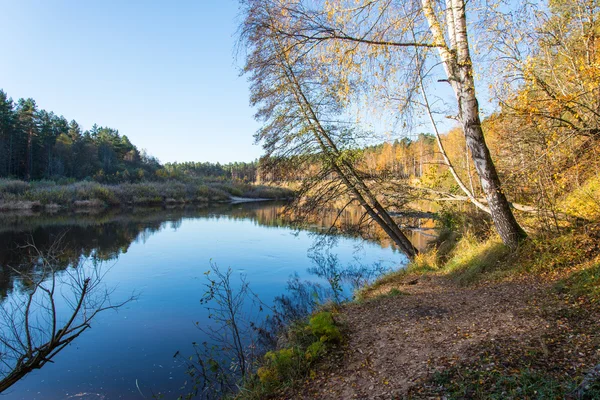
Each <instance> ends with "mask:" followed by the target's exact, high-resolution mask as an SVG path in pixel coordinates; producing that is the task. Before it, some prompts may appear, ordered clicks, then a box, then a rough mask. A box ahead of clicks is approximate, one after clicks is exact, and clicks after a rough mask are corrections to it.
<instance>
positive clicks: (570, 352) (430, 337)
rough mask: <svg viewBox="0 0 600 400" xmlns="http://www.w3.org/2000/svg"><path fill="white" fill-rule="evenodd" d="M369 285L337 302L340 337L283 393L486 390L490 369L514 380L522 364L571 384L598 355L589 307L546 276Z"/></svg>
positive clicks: (413, 394)
mask: <svg viewBox="0 0 600 400" xmlns="http://www.w3.org/2000/svg"><path fill="white" fill-rule="evenodd" d="M394 289H395V290H394ZM390 290H393V291H392V292H391V293H392V294H394V295H387V296H385V295H383V296H382V295H381V294H385V293H388V292H389V291H390ZM379 291H380V293H379V296H378V293H373V294H372V296H375V298H372V299H370V300H366V301H364V302H362V303H353V304H350V305H348V306H346V307H345V308H344V309H343V311H342V313H341V314H339V316H338V319H339V321H340V322H341V323H342V324H343V325H344V326H345V328H346V331H347V337H348V342H347V344H346V345H345V346H344V348H343V350H341V351H340V353H339V354H335V355H332V356H331V357H330V358H329V360H328V361H327V365H326V366H325V367H324V368H323V369H322V370H321V371H319V372H317V374H316V376H315V377H314V379H311V380H308V381H307V382H306V384H305V385H304V386H303V387H301V388H300V389H299V390H297V391H295V393H289V394H288V396H289V397H290V398H315V399H352V398H358V399H393V398H394V399H404V398H490V397H491V393H492V391H493V390H496V389H497V388H496V386H497V383H494V382H492V380H493V376H495V375H493V374H494V373H497V375H498V376H501V377H503V379H504V378H505V377H510V376H516V377H517V378H518V377H519V376H521V375H520V374H522V373H523V371H524V370H527V371H526V372H527V373H536V374H541V375H540V376H544V377H545V378H544V379H557V381H558V382H559V383H560V382H563V383H564V382H568V381H570V382H571V383H570V384H571V385H575V386H576V382H577V381H578V380H581V377H582V376H583V375H584V374H585V372H586V371H588V370H589V369H590V368H591V367H593V366H594V365H596V364H598V363H600V350H599V344H600V335H599V333H598V321H600V313H599V312H598V307H597V305H596V306H594V305H590V304H585V303H584V302H583V303H582V301H581V300H578V299H573V298H570V297H568V296H566V295H562V294H560V293H558V292H557V291H556V290H555V289H554V285H553V282H548V281H546V282H540V280H539V279H536V278H528V279H525V280H521V281H511V282H502V283H488V284H481V285H477V286H472V287H462V286H458V285H457V284H455V283H454V282H452V281H450V280H449V279H448V278H445V277H440V276H435V275H433V276H432V275H423V276H406V277H405V278H404V279H403V280H402V281H401V282H398V283H395V284H393V286H390V285H388V286H384V287H382V288H380V289H379ZM398 291H399V292H398ZM472 370H477V371H481V372H482V373H480V372H477V374H476V376H477V377H476V378H474V379H477V380H479V381H478V382H475V386H479V388H480V389H481V390H479V389H477V387H475V389H473V388H472V386H473V385H472V382H469V379H471V380H472V378H470V375H469V374H471V372H472ZM486 374H487V375H486ZM442 377H445V379H446V380H447V382H444V381H443V379H441V378H442ZM453 379H454V381H453ZM488 381H489V382H488ZM486 385H496V386H490V387H489V388H487V389H486ZM566 386H568V384H566ZM470 388H471V389H470ZM456 390H459V391H460V390H462V391H463V392H462V395H460V394H459V395H456V393H455V392H456ZM469 390H471V392H469ZM478 390H479V392H478ZM498 390H500V389H498ZM502 390H504V389H502ZM453 391H454V392H453ZM452 393H454V395H452ZM486 393H487V394H489V395H490V397H487V395H486ZM532 393H533V392H532ZM496 398H552V397H545V396H542V397H540V396H532V397H530V396H527V395H526V393H524V392H523V393H522V397H519V396H516V397H515V396H513V395H511V392H506V391H505V392H504V395H502V393H501V394H500V397H496Z"/></svg>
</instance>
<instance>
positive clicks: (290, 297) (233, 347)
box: [176, 241, 390, 400]
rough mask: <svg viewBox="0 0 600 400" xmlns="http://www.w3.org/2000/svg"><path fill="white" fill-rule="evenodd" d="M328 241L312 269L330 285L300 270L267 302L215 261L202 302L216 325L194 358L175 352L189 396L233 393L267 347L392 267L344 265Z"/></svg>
mask: <svg viewBox="0 0 600 400" xmlns="http://www.w3.org/2000/svg"><path fill="white" fill-rule="evenodd" d="M323 243H325V242H323ZM326 243H328V245H323V244H321V245H320V246H316V247H314V248H313V249H311V252H310V254H309V257H310V259H311V261H312V267H310V268H309V269H308V272H309V274H311V275H313V276H315V277H318V278H320V279H322V280H324V281H325V282H326V283H319V282H315V281H314V279H312V280H310V279H307V280H303V279H301V278H300V277H299V276H298V274H297V273H296V274H294V275H293V276H291V277H290V278H289V279H288V282H287V287H286V289H285V292H284V293H282V294H281V295H279V296H277V297H275V299H274V300H273V301H272V302H268V303H267V302H265V301H264V300H265V299H262V300H261V299H260V298H258V296H257V295H256V294H255V293H253V292H252V290H251V289H250V285H249V283H248V282H247V281H246V278H245V276H244V275H241V276H240V278H239V281H237V282H235V283H234V282H233V279H232V270H231V269H228V270H227V271H221V270H219V269H218V268H217V267H216V266H215V265H211V267H212V269H211V272H209V273H207V283H206V284H205V286H206V292H205V295H204V297H203V299H202V303H203V304H206V306H207V308H208V309H209V311H210V314H211V318H212V319H211V320H212V322H213V323H214V324H213V325H210V326H209V327H208V328H206V327H205V328H201V329H202V331H203V332H205V333H208V337H209V340H208V341H207V342H204V343H203V344H197V343H194V349H195V354H193V355H192V356H185V355H182V354H181V353H180V352H179V351H178V352H177V353H176V357H179V359H180V360H181V361H182V362H183V363H184V365H185V366H186V367H187V373H188V375H189V376H190V378H191V385H190V386H191V387H192V389H191V391H190V393H189V396H190V397H189V398H191V397H195V398H196V397H198V398H201V399H206V400H210V399H218V398H224V397H227V396H229V395H232V394H234V393H235V392H236V391H237V390H238V389H239V387H240V386H241V384H242V383H243V381H244V379H245V378H246V377H247V376H249V375H250V374H252V373H255V372H256V369H257V368H258V366H260V359H261V358H262V356H263V355H264V354H265V353H266V352H267V351H270V350H274V349H281V348H283V347H286V346H289V344H288V343H291V342H292V341H293V339H292V338H290V337H288V334H289V333H290V331H289V330H288V328H289V327H290V326H292V325H294V324H295V323H297V322H300V321H303V320H306V319H307V318H308V316H310V315H311V314H312V313H313V312H315V311H317V310H318V309H319V308H320V307H323V306H324V305H326V304H328V303H333V304H334V305H340V304H341V303H343V302H346V301H348V300H349V299H350V298H351V293H352V291H353V290H356V289H359V288H360V287H362V286H363V285H366V284H368V283H370V282H372V281H373V280H374V279H376V278H377V277H379V276H380V275H381V274H383V273H385V272H387V271H389V270H390V267H389V266H388V267H386V266H384V265H383V264H382V263H380V262H376V263H373V264H370V265H369V264H364V263H361V262H360V261H359V260H358V259H354V260H353V262H350V263H349V264H343V263H342V262H341V261H340V260H339V258H338V256H337V255H335V254H333V253H331V247H330V246H331V245H332V244H331V243H330V242H328V241H326ZM257 303H258V304H259V305H260V311H263V310H266V311H267V312H268V315H267V316H266V317H265V316H264V315H263V314H261V313H257V312H255V311H256V310H255V309H254V308H253V307H248V305H253V306H255V305H256V304H257ZM292 335H293V334H292ZM186 398H188V397H186Z"/></svg>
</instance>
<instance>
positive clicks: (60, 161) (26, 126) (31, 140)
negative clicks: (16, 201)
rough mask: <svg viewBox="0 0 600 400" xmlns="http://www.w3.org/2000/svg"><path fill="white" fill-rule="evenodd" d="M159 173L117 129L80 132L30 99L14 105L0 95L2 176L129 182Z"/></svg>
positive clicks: (95, 128)
mask: <svg viewBox="0 0 600 400" xmlns="http://www.w3.org/2000/svg"><path fill="white" fill-rule="evenodd" d="M159 168H160V163H159V162H158V160H157V159H156V158H154V157H151V156H148V155H147V154H146V153H145V152H144V151H140V150H139V149H138V148H137V147H136V146H135V145H133V144H132V143H131V142H130V141H129V139H128V138H127V136H125V135H121V134H119V131H118V130H116V129H113V128H108V127H102V126H98V125H96V124H94V126H93V127H92V128H91V129H90V130H86V131H83V130H82V129H81V127H80V126H79V124H78V123H77V121H75V120H72V121H71V122H69V121H67V119H66V118H65V117H63V116H58V115H56V114H54V113H53V112H48V111H46V110H43V109H40V108H38V106H37V104H36V102H35V100H33V99H31V98H29V99H19V100H18V101H17V102H14V101H13V100H12V98H9V97H8V95H7V94H6V93H5V92H4V91H2V90H0V177H12V178H17V179H24V180H28V181H30V180H39V179H60V178H74V179H78V180H81V179H86V178H87V179H95V180H97V181H100V182H127V181H131V182H133V181H139V180H142V179H144V178H147V177H151V176H153V175H154V174H155V171H156V170H158V169H159Z"/></svg>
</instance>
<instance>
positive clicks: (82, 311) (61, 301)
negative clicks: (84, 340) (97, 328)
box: [0, 237, 132, 392]
mask: <svg viewBox="0 0 600 400" xmlns="http://www.w3.org/2000/svg"><path fill="white" fill-rule="evenodd" d="M60 240H61V238H60V237H59V238H57V239H56V240H55V241H54V242H53V243H52V244H50V245H49V247H48V249H47V250H46V252H42V251H41V250H40V249H39V248H37V247H36V246H35V245H34V242H30V243H28V244H27V245H26V246H24V248H26V249H27V250H28V251H29V254H30V255H31V258H30V261H29V264H30V266H29V268H26V267H23V266H21V268H20V269H14V270H13V272H14V274H15V276H16V278H15V289H14V290H13V291H12V293H11V295H10V296H8V297H7V298H6V299H4V300H3V301H2V304H1V305H0V392H3V391H5V390H6V389H8V388H9V387H11V386H12V385H14V384H15V383H16V382H18V381H19V380H20V379H22V378H23V377H24V376H25V375H27V374H28V373H30V372H31V371H33V370H35V369H39V368H42V367H43V366H44V365H45V364H46V363H48V362H52V359H53V358H54V357H55V356H56V355H57V354H58V353H59V352H60V351H61V350H62V349H64V348H65V347H66V346H67V345H69V344H70V343H71V342H73V341H74V340H75V339H76V338H77V337H79V336H80V335H81V334H82V333H83V332H84V331H85V330H87V329H88V328H89V327H90V326H91V325H90V324H91V322H92V320H93V319H94V318H95V317H96V315H97V314H98V313H100V312H102V311H105V310H109V309H117V308H119V307H121V306H123V305H124V304H125V303H127V302H128V301H130V300H131V299H132V298H129V299H126V300H124V301H121V302H119V303H112V302H111V299H110V294H111V290H109V289H108V288H107V287H106V286H105V285H103V284H102V278H103V276H104V274H105V271H103V268H102V264H101V263H97V262H96V263H93V265H91V266H90V265H84V264H83V263H81V262H79V259H78V260H77V263H74V264H70V265H67V266H65V265H63V263H64V262H65V258H64V257H62V251H61V250H62V248H61V247H60V246H58V243H60Z"/></svg>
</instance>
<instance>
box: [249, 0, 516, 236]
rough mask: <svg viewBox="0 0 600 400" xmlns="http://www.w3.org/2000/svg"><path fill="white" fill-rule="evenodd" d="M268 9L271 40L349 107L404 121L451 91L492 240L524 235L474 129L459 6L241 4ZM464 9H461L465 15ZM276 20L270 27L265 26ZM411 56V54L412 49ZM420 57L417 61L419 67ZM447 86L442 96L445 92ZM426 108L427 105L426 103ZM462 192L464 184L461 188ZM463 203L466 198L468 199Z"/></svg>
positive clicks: (362, 0)
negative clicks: (386, 111) (388, 110)
mask: <svg viewBox="0 0 600 400" xmlns="http://www.w3.org/2000/svg"><path fill="white" fill-rule="evenodd" d="M258 3H260V4H267V5H265V7H269V9H270V10H271V14H272V16H273V17H272V18H273V20H271V22H265V23H266V24H271V29H272V31H273V35H276V36H277V37H279V38H284V39H285V40H286V42H287V43H288V47H290V48H293V49H294V51H296V52H298V53H300V54H303V57H304V58H308V57H310V58H312V59H314V60H316V61H317V62H320V63H322V64H324V65H326V66H327V68H323V69H322V70H321V74H320V76H319V79H320V82H322V83H323V84H331V83H332V82H335V84H334V85H333V86H332V87H331V88H330V90H331V91H335V92H336V94H337V95H338V97H339V103H340V105H341V106H343V107H346V108H347V109H351V108H352V107H354V108H357V107H359V108H360V107H361V106H365V107H368V106H369V105H374V104H377V105H378V106H379V105H381V106H383V107H393V108H394V109H395V110H396V113H397V114H398V115H400V114H402V115H403V116H405V117H406V118H411V117H413V119H414V116H415V115H418V113H420V112H424V111H425V110H427V109H428V107H427V106H428V105H427V104H424V102H423V101H422V100H421V98H422V96H420V94H422V93H423V92H427V93H428V94H429V98H431V97H433V96H434V95H437V94H439V93H443V92H448V93H451V95H450V96H451V97H452V98H453V103H454V105H453V106H451V107H446V108H445V111H447V110H449V109H450V108H451V109H452V110H451V112H450V113H451V114H452V115H453V118H455V119H456V120H457V121H458V123H459V125H460V127H461V129H462V131H463V134H464V136H465V139H466V144H467V148H468V151H469V153H470V154H471V157H472V160H473V163H474V166H475V170H476V172H477V174H478V176H479V180H480V183H481V188H482V190H483V193H484V195H485V200H486V203H487V204H485V205H483V204H478V206H480V208H484V209H489V212H490V214H491V217H492V219H493V221H494V224H495V226H496V229H497V231H498V234H499V235H500V237H501V238H502V241H503V242H504V243H505V244H506V245H508V246H509V247H511V248H515V247H517V246H518V244H519V241H520V240H521V239H523V238H524V237H525V233H524V231H523V230H522V228H521V227H520V226H519V224H518V223H517V221H516V219H515V217H514V215H513V213H512V210H511V207H510V203H509V202H508V200H507V198H506V196H505V194H504V192H503V190H502V185H501V182H500V178H499V177H498V173H497V171H496V167H495V165H494V162H493V160H492V156H491V154H490V151H489V148H488V146H487V144H486V141H485V136H484V132H483V129H482V126H481V117H480V110H479V102H478V97H477V92H476V87H475V79H474V68H473V62H472V57H471V49H470V43H469V40H470V37H469V29H468V26H467V14H468V11H469V10H472V13H473V15H479V14H475V10H474V7H475V5H476V3H467V2H465V1H464V0H446V1H445V2H443V1H434V0H409V1H402V2H400V1H393V0H323V1H316V2H315V1H308V0H295V1H291V2H290V1H282V0H267V1H265V2H257V1H248V2H246V4H247V5H250V4H251V5H252V7H258ZM468 9H469V10H468ZM273 21H277V23H272V22H273ZM417 50H418V51H417ZM422 59H424V60H425V61H421V60H422ZM448 88H449V89H450V90H448ZM429 106H431V104H429ZM461 187H462V188H463V190H465V189H466V187H465V185H461ZM469 197H470V198H471V199H473V198H474V196H469Z"/></svg>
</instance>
